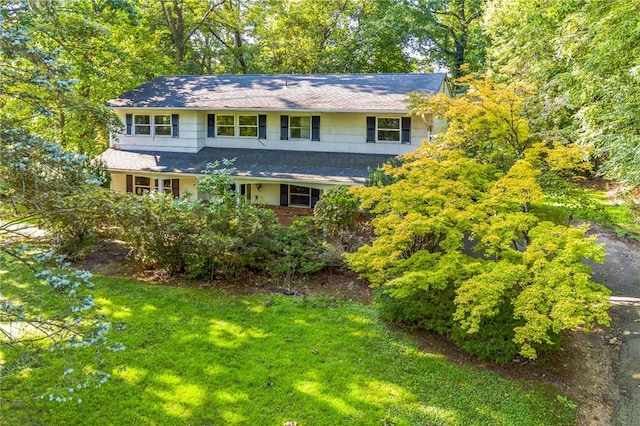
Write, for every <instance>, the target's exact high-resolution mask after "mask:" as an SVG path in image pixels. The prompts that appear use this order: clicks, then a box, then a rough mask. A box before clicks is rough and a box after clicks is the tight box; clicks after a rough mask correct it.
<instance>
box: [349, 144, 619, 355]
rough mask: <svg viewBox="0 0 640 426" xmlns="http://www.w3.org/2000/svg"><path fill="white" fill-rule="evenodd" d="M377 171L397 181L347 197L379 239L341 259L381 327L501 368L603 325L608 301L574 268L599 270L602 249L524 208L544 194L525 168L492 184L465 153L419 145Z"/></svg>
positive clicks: (489, 169) (493, 177)
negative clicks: (431, 336) (442, 338)
mask: <svg viewBox="0 0 640 426" xmlns="http://www.w3.org/2000/svg"><path fill="white" fill-rule="evenodd" d="M384 170H385V172H386V173H387V174H389V175H391V176H393V177H396V178H397V180H396V181H395V182H394V183H392V184H390V185H387V186H381V187H365V188H358V189H356V190H355V193H356V195H358V197H359V198H360V201H361V206H362V208H365V209H367V210H368V211H369V212H371V213H372V214H374V215H375V218H374V219H373V221H372V223H373V227H374V230H375V234H376V239H375V241H374V242H373V243H372V244H371V245H367V246H364V247H362V248H361V249H360V250H358V251H357V252H356V253H355V254H352V255H348V256H347V260H348V263H349V265H350V266H351V268H353V269H354V270H355V271H356V272H358V273H360V275H361V276H362V277H363V278H366V279H368V280H369V281H370V282H371V283H372V285H373V286H375V287H378V288H379V289H380V290H379V295H378V306H379V307H380V309H381V313H382V315H383V317H385V318H387V319H390V320H393V321H401V322H405V323H408V324H410V325H414V326H419V327H422V328H426V329H428V330H434V331H436V332H439V333H442V334H445V335H448V336H450V337H452V338H453V339H454V340H455V341H456V342H457V343H458V344H459V345H460V346H461V347H462V348H464V349H466V350H468V351H470V352H472V353H475V354H477V355H479V356H480V357H481V358H489V359H494V360H498V361H503V362H504V361H508V360H510V359H512V358H513V357H514V356H515V355H516V354H517V353H520V354H521V355H522V356H524V357H527V358H536V357H537V356H538V355H539V354H540V353H541V352H545V351H547V350H549V349H550V348H551V347H553V346H554V345H555V344H556V343H557V341H558V338H559V335H560V332H561V331H562V330H565V329H572V328H575V327H577V326H583V327H585V328H589V327H591V326H593V325H594V323H596V322H599V323H604V324H607V323H608V317H607V314H606V311H607V307H608V302H607V296H608V294H609V292H608V290H606V289H605V288H604V287H603V286H601V285H599V284H596V283H593V282H591V281H590V268H589V266H588V265H586V264H585V263H584V262H583V259H584V258H590V259H592V260H595V261H602V259H603V253H604V252H603V249H602V247H601V246H598V245H596V244H595V241H594V238H593V237H592V238H585V236H584V232H585V229H573V228H568V227H566V226H562V225H556V224H553V223H550V222H545V221H543V220H540V219H539V218H538V217H536V216H535V214H533V213H532V212H531V211H528V210H526V209H523V206H525V205H526V204H529V203H531V202H532V201H535V200H537V199H539V197H541V196H542V190H541V188H540V187H539V186H538V185H537V183H536V171H535V170H534V169H533V168H532V167H531V165H530V163H528V162H527V161H526V160H520V161H518V162H516V164H515V165H514V166H512V167H511V169H510V170H509V172H508V173H507V174H506V175H503V176H502V177H501V173H499V172H498V170H497V169H496V168H495V167H494V166H492V165H489V164H481V163H480V162H478V161H477V160H474V159H471V158H468V157H467V156H465V154H464V153H463V152H462V151H459V150H447V149H444V148H438V147H436V146H427V145H423V146H422V147H421V148H420V149H418V150H417V151H415V152H414V153H412V154H409V155H406V156H404V157H403V162H402V165H401V166H399V167H397V168H391V167H386V168H385V169H384Z"/></svg>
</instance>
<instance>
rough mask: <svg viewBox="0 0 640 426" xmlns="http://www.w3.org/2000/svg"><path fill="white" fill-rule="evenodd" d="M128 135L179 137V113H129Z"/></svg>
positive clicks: (127, 118)
mask: <svg viewBox="0 0 640 426" xmlns="http://www.w3.org/2000/svg"><path fill="white" fill-rule="evenodd" d="M125 119H126V134H127V135H131V134H133V135H145V136H173V137H178V119H179V115H178V114H158V115H150V114H135V115H134V114H127V115H126V117H125Z"/></svg>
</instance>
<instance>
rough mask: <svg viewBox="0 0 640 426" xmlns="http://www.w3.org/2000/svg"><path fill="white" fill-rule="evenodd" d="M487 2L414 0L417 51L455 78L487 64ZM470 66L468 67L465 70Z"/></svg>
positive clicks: (414, 31)
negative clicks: (484, 17) (483, 19)
mask: <svg viewBox="0 0 640 426" xmlns="http://www.w3.org/2000/svg"><path fill="white" fill-rule="evenodd" d="M486 3H487V0H410V1H409V4H410V6H411V12H412V16H413V28H412V31H411V32H412V35H413V36H414V41H415V49H416V50H417V51H418V53H419V54H421V55H423V56H424V57H425V58H426V61H427V62H428V63H432V64H436V65H439V66H441V67H446V68H447V69H448V70H449V72H450V73H451V75H452V77H453V78H454V79H456V78H458V77H460V76H462V75H463V73H464V71H465V70H470V71H479V70H482V69H484V64H485V59H484V57H485V47H486V42H485V36H484V34H483V30H482V17H483V13H484V8H485V6H486ZM464 66H466V67H464Z"/></svg>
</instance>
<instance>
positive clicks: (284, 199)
mask: <svg viewBox="0 0 640 426" xmlns="http://www.w3.org/2000/svg"><path fill="white" fill-rule="evenodd" d="M280 205H281V206H288V205H289V185H285V184H283V183H281V184H280Z"/></svg>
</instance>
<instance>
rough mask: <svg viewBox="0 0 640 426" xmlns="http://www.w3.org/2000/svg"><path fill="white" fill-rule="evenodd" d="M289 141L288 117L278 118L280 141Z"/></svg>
mask: <svg viewBox="0 0 640 426" xmlns="http://www.w3.org/2000/svg"><path fill="white" fill-rule="evenodd" d="M288 139H289V116H288V115H281V116H280V140H283V141H286V140H288Z"/></svg>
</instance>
